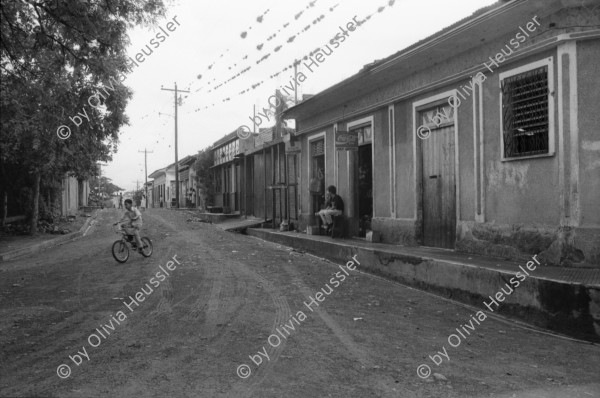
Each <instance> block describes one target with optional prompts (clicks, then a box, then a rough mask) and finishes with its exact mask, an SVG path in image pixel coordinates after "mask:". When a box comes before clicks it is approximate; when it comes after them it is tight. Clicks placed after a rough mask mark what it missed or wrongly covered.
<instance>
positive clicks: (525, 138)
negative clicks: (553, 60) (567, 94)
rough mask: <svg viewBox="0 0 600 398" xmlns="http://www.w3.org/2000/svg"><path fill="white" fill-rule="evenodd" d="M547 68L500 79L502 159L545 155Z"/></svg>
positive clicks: (546, 146) (546, 139)
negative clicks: (503, 157)
mask: <svg viewBox="0 0 600 398" xmlns="http://www.w3.org/2000/svg"><path fill="white" fill-rule="evenodd" d="M548 97H549V88H548V67H547V66H543V67H540V68H536V69H532V70H530V71H527V72H524V73H520V74H518V75H514V76H510V77H507V78H505V79H503V80H502V122H503V124H502V125H503V138H504V156H505V158H515V157H522V156H531V155H539V154H546V153H548V148H549V141H548V140H549V118H550V115H549V106H548V100H549V98H548Z"/></svg>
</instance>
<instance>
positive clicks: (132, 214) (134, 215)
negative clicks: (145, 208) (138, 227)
mask: <svg viewBox="0 0 600 398" xmlns="http://www.w3.org/2000/svg"><path fill="white" fill-rule="evenodd" d="M124 217H127V218H128V219H129V222H130V223H132V224H133V223H136V224H142V213H140V211H139V210H138V208H137V207H132V208H131V210H130V211H129V210H128V211H125V216H124Z"/></svg>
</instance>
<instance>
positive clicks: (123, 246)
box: [112, 224, 153, 263]
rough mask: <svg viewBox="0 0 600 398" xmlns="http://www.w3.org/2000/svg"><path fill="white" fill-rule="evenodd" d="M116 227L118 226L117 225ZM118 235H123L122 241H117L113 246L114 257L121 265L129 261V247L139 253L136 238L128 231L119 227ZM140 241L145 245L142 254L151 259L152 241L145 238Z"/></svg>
mask: <svg viewBox="0 0 600 398" xmlns="http://www.w3.org/2000/svg"><path fill="white" fill-rule="evenodd" d="M115 225H116V224H115ZM117 233H119V234H121V235H122V236H121V239H119V240H116V241H115V242H114V243H113V245H112V255H113V257H114V258H115V260H117V261H118V262H120V263H124V262H126V261H127V260H128V259H129V246H131V249H132V250H134V251H137V244H136V242H135V236H134V235H131V234H128V233H127V230H126V229H125V228H123V226H122V225H119V228H118V229H117ZM140 240H141V241H142V243H143V244H144V247H142V251H141V254H142V256H144V257H150V256H151V255H152V252H153V247H152V241H151V240H150V238H148V237H146V236H144V237H141V238H140Z"/></svg>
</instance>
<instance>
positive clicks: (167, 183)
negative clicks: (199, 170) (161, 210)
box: [148, 156, 198, 208]
mask: <svg viewBox="0 0 600 398" xmlns="http://www.w3.org/2000/svg"><path fill="white" fill-rule="evenodd" d="M195 162H196V157H195V156H186V157H184V158H183V159H181V160H179V162H178V169H179V170H178V171H179V207H196V204H197V201H198V196H197V195H196V181H195V172H194V167H193V166H194V163H195ZM148 178H152V182H149V183H148V184H149V185H148V197H149V198H148V206H149V207H165V208H171V207H177V202H176V196H175V183H176V180H175V163H171V164H170V165H168V166H167V167H164V168H162V169H158V170H155V171H153V172H152V173H151V174H150V175H148Z"/></svg>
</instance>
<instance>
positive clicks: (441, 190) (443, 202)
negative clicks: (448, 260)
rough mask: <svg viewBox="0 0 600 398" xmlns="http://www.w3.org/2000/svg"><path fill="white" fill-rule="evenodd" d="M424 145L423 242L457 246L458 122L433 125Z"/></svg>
mask: <svg viewBox="0 0 600 398" xmlns="http://www.w3.org/2000/svg"><path fill="white" fill-rule="evenodd" d="M434 127H435V126H434ZM417 139H418V138H417ZM421 148H422V151H423V245H425V246H433V247H443V248H450V249H453V248H454V241H455V239H456V184H455V172H454V163H455V162H454V161H455V159H454V124H453V123H452V124H446V125H442V126H440V127H439V128H432V129H431V134H430V136H429V138H427V139H424V140H422V141H421Z"/></svg>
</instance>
